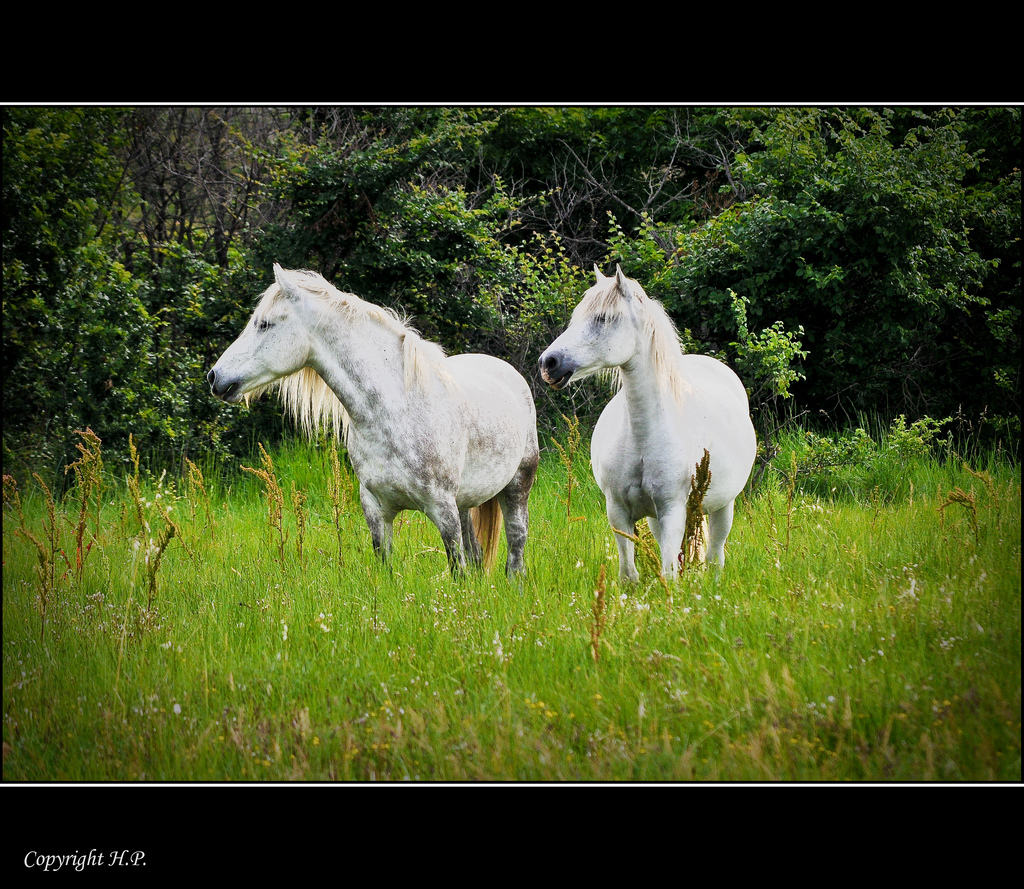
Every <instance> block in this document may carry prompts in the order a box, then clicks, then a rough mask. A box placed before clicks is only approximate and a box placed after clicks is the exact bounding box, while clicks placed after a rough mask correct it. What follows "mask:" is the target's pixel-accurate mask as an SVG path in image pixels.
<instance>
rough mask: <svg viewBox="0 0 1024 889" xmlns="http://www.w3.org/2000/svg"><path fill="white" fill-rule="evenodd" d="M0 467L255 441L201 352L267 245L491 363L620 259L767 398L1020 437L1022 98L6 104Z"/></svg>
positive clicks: (823, 413)
mask: <svg viewBox="0 0 1024 889" xmlns="http://www.w3.org/2000/svg"><path fill="white" fill-rule="evenodd" d="M3 131H4V146H3V275H4V296H3V299H4V355H3V386H4V433H3V441H4V471H5V473H15V474H21V475H23V474H26V473H27V472H29V471H33V470H39V469H41V468H43V467H47V466H48V467H50V469H49V472H50V474H51V477H53V478H64V467H65V466H66V465H67V464H68V463H69V462H71V461H72V460H73V459H74V458H75V456H76V450H75V446H76V442H77V441H78V440H79V438H78V436H77V435H76V430H79V429H84V428H86V427H89V428H92V429H93V430H94V431H95V432H96V434H97V435H99V436H100V438H101V439H102V440H103V447H104V453H105V454H106V455H107V458H108V461H109V460H112V459H117V458H120V459H122V460H126V459H127V458H128V453H129V435H130V436H131V437H132V439H133V441H134V443H135V445H136V446H137V447H138V448H139V450H140V451H141V452H142V453H143V454H145V455H146V457H147V459H149V460H152V461H154V462H157V463H159V464H162V465H171V464H176V463H177V462H178V461H179V460H181V459H182V458H184V457H187V456H189V455H190V454H192V455H195V454H196V453H200V452H210V451H216V452H219V453H221V454H224V455H227V454H243V453H249V452H251V449H252V446H253V443H254V441H255V440H257V439H259V440H263V441H268V442H273V441H274V440H276V439H277V438H279V437H280V436H281V435H282V433H283V432H284V430H285V428H286V427H285V426H284V423H283V421H282V418H281V414H280V409H279V408H278V406H277V405H276V404H274V403H272V402H271V403H262V404H259V405H257V406H256V407H255V408H254V409H252V410H248V411H243V410H241V409H238V408H230V407H224V406H222V405H220V404H218V403H217V402H215V401H214V400H213V399H212V398H211V397H210V396H209V393H208V390H207V387H206V384H205V381H204V374H205V371H206V370H207V369H208V368H209V367H210V366H211V365H212V363H213V361H215V360H216V357H217V355H218V354H219V352H220V351H221V350H222V349H223V348H224V347H225V346H226V345H227V344H228V343H230V342H231V340H232V339H233V338H234V337H235V335H236V334H237V333H238V331H239V330H240V329H241V327H242V325H243V324H244V323H245V320H246V319H247V317H248V315H249V312H250V311H251V308H252V306H253V304H254V301H255V299H256V297H257V295H258V294H259V292H260V291H261V290H262V289H263V288H265V287H266V286H267V284H268V283H269V281H270V268H271V264H272V263H273V262H280V263H281V264H282V265H284V266H286V267H288V266H291V267H306V268H314V269H316V270H318V271H320V272H322V273H323V274H324V275H326V276H327V277H328V278H329V279H331V280H332V281H333V282H334V283H335V284H337V286H339V287H340V288H342V289H345V290H351V291H353V292H356V293H358V294H360V295H361V296H363V297H365V298H367V299H370V300H372V301H374V302H378V303H380V304H384V305H388V306H393V307H395V308H398V309H400V310H401V311H402V312H403V313H405V314H406V315H409V316H411V317H412V318H413V319H414V321H415V323H416V325H417V326H418V327H419V329H420V330H421V331H422V332H423V333H424V334H425V335H427V336H429V337H431V338H434V339H436V340H438V341H440V342H441V343H442V344H443V345H444V346H445V347H446V348H447V349H448V350H449V351H452V352H457V351H465V350H479V351H487V352H492V353H494V354H497V355H500V356H502V357H505V358H507V359H509V360H511V361H512V362H513V363H514V364H515V365H516V366H517V367H519V368H520V369H521V370H522V372H523V373H524V375H525V376H526V377H527V379H529V380H530V381H531V384H532V385H534V387H535V391H536V395H537V400H538V406H539V409H540V415H541V425H542V427H543V430H544V431H550V430H551V429H553V428H554V427H555V426H556V425H557V424H558V423H559V422H560V416H561V415H562V414H569V415H571V414H573V413H575V414H577V415H578V416H580V417H581V419H587V418H591V417H592V415H593V413H594V412H595V411H596V410H597V409H599V408H600V406H601V404H602V402H603V399H604V397H605V395H604V393H603V392H601V391H600V390H598V389H596V388H593V389H587V388H584V389H581V390H579V391H578V392H576V393H575V394H573V395H572V396H570V397H568V398H567V397H566V396H565V395H564V394H563V395H558V396H552V395H551V394H550V393H548V392H545V391H542V390H541V388H540V386H539V385H538V382H537V380H536V374H535V371H534V367H535V361H536V358H537V356H538V355H539V354H540V352H541V351H542V350H543V348H544V347H545V346H546V345H547V343H548V342H550V340H551V339H552V338H553V337H554V336H555V335H556V333H557V332H558V331H559V330H560V329H561V327H562V325H564V323H565V321H566V319H567V317H568V312H569V311H570V309H571V307H572V305H574V304H575V302H576V300H577V299H578V298H579V296H580V295H581V294H582V292H583V290H584V289H585V287H586V286H587V285H588V284H589V282H590V281H591V280H592V268H593V265H594V264H595V263H597V264H598V265H599V266H600V267H601V268H602V269H603V270H604V271H606V272H607V271H610V270H612V269H613V268H614V264H615V263H616V262H618V263H621V264H622V266H623V269H624V271H626V272H627V273H628V274H629V275H631V276H632V277H635V278H637V279H638V280H639V281H640V282H641V283H642V284H643V285H644V287H645V288H646V290H647V292H648V293H649V294H650V295H651V296H653V297H656V298H658V299H661V300H663V301H664V302H665V303H666V305H667V306H668V307H669V309H670V310H671V312H672V314H673V316H674V317H675V319H676V321H677V323H678V324H679V327H680V330H681V331H682V332H683V336H684V341H685V342H686V344H687V347H688V348H690V349H694V350H700V351H706V352H710V353H713V354H717V355H719V356H720V357H722V358H723V359H724V360H726V361H727V362H729V363H730V364H732V365H733V366H734V367H735V368H736V369H737V370H738V371H739V372H740V373H741V375H742V376H743V377H744V380H745V382H746V383H747V385H748V388H749V389H750V390H751V394H752V399H753V406H754V412H755V420H756V422H757V425H758V427H759V429H760V430H761V432H762V436H763V437H768V438H770V436H771V430H773V429H774V428H776V427H777V424H778V423H779V422H780V421H782V420H783V419H785V418H786V417H793V416H798V415H803V416H805V417H807V418H812V419H814V420H815V421H818V420H823V421H824V422H827V423H832V424H835V425H838V426H844V425H847V423H848V421H849V420H850V419H853V418H857V417H860V416H862V415H872V416H876V417H878V418H879V419H880V421H882V422H885V423H888V422H889V421H890V420H892V419H894V418H895V417H897V416H904V417H906V418H907V419H908V420H909V421H915V420H917V419H919V418H922V417H924V416H931V417H934V418H947V417H950V418H953V417H959V418H960V421H961V423H962V424H963V423H969V424H970V425H971V426H972V429H973V431H976V430H977V428H978V427H979V425H980V426H982V427H983V428H985V429H987V430H990V431H993V432H995V433H996V434H997V435H999V436H1000V438H1001V440H1004V441H1007V442H1008V443H1009V444H1011V445H1012V446H1014V447H1016V442H1017V441H1018V440H1019V416H1020V246H1019V244H1020V241H1019V238H1020V114H1019V109H1017V108H1010V109H1006V108H938V107H935V108H923V109H838V108H830V109H805V108H781V109H745V108H730V109H714V108H710V109H702V108H663V107H633V108H600V107H586V108H553V109H547V108H496V109H485V108H435V107H426V108H396V107H388V108H351V107H343V108H327V107H315V108H254V109H251V108H231V107H229V108H183V107H168V108H141V109H107V108H55V107H51V108H32V107H8V108H5V109H4V111H3Z"/></svg>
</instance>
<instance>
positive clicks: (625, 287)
mask: <svg viewBox="0 0 1024 889" xmlns="http://www.w3.org/2000/svg"><path fill="white" fill-rule="evenodd" d="M615 285H616V286H617V287H618V288H619V293H621V294H622V295H623V296H624V297H626V299H629V298H630V297H631V296H633V288H632V287H630V286H629V279H628V278H627V277H626V276H625V275H624V274H622V269H620V268H619V264H618V263H616V264H615Z"/></svg>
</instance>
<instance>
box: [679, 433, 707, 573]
mask: <svg viewBox="0 0 1024 889" xmlns="http://www.w3.org/2000/svg"><path fill="white" fill-rule="evenodd" d="M710 465H711V455H710V454H708V450H707V448H705V449H704V456H703V457H701V460H700V462H699V463H698V464H697V467H696V470H697V471H696V473H695V474H694V475H693V476H691V477H690V493H689V495H688V496H687V498H686V527H685V528H684V529H683V546H682V555H683V558H682V563H683V565H682V567H684V568H685V567H686V566H688V565H695V564H697V563H698V562H701V561H703V558H704V554H705V553H706V552H707V545H708V541H707V537H706V535H705V533H704V495H705V494H707V492H708V486H709V485H710V484H711V470H710V468H709V467H710Z"/></svg>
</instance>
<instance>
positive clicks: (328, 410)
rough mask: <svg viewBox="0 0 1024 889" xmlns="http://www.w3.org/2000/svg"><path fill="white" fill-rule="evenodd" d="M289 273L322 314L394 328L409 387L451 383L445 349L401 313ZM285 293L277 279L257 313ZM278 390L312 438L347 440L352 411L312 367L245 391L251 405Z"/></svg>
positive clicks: (307, 275)
mask: <svg viewBox="0 0 1024 889" xmlns="http://www.w3.org/2000/svg"><path fill="white" fill-rule="evenodd" d="M290 274H292V275H295V276H299V277H300V281H299V285H300V286H301V287H302V288H303V289H304V290H306V291H308V292H309V293H311V294H313V295H314V296H315V297H316V298H317V299H318V300H319V301H320V310H321V317H325V316H327V315H329V314H330V313H333V312H341V313H344V314H346V315H348V316H349V317H350V318H353V319H356V318H364V319H366V320H368V321H370V322H371V323H373V324H376V325H380V326H381V327H383V328H385V329H386V330H389V331H391V332H392V333H393V334H394V335H395V337H396V338H397V339H398V340H399V342H401V344H402V358H403V364H404V375H405V386H406V389H412V388H413V387H416V386H418V387H421V388H425V387H426V386H428V385H429V382H430V381H431V380H432V379H439V380H440V381H441V382H442V383H443V384H444V385H445V386H450V385H452V383H453V381H452V379H451V377H450V375H449V374H448V372H447V371H446V370H445V368H444V367H443V361H444V358H445V353H444V350H443V349H442V348H441V347H440V346H439V345H437V344H436V343H431V342H428V341H427V340H424V339H423V338H422V337H421V336H420V335H419V333H417V332H416V331H415V330H414V329H413V328H412V327H410V326H409V324H408V323H407V322H406V321H405V320H404V319H403V318H401V317H400V316H399V315H398V313H397V312H394V311H392V310H391V309H386V308H382V307H380V306H376V305H374V304H373V303H370V302H367V301H366V300H364V299H361V298H360V297H358V296H356V295H355V294H352V293H343V292H342V291H340V290H338V289H337V288H336V287H334V286H333V285H331V284H330V283H329V282H328V281H327V280H325V279H324V278H323V277H322V276H321V275H319V274H317V273H316V272H310V271H293V272H290ZM281 294H282V290H281V287H280V286H279V285H278V284H277V283H274V284H272V285H271V286H270V287H269V288H268V289H267V290H266V291H265V292H264V294H263V296H262V297H261V298H260V302H259V304H258V305H257V307H256V310H255V312H254V313H253V314H254V315H260V314H262V313H264V312H266V311H269V309H270V308H271V307H272V306H273V304H274V302H275V301H276V300H277V299H279V298H280V297H281ZM317 323H320V322H319V320H318V321H317ZM274 391H276V392H277V393H278V395H279V397H280V399H281V403H282V405H283V407H284V409H285V412H286V413H288V414H290V415H291V417H292V418H293V419H294V420H295V422H296V424H297V425H298V426H299V428H300V429H302V431H303V432H304V433H305V434H306V435H307V436H309V437H311V438H312V437H313V436H315V435H316V434H317V433H318V432H319V431H320V430H321V429H325V428H326V429H328V430H332V431H333V432H334V434H335V435H337V436H340V437H341V438H342V439H343V440H345V439H347V435H348V425H349V415H348V411H346V410H345V406H344V405H343V404H342V403H341V401H340V400H339V399H338V396H337V395H335V394H334V392H333V391H332V389H331V388H330V386H328V385H327V383H325V382H324V380H323V378H322V377H321V376H320V375H319V374H318V373H317V372H316V371H315V370H313V368H311V367H304V368H302V369H301V370H298V371H296V372H295V373H292V374H289V375H288V376H286V377H281V378H280V379H278V380H274V381H273V382H271V383H268V384H267V385H266V386H261V387H259V388H258V389H254V390H253V391H252V392H250V393H249V394H248V395H246V397H245V400H246V403H247V404H248V403H249V401H250V400H251V399H254V398H257V397H259V396H260V395H262V394H263V393H264V392H274Z"/></svg>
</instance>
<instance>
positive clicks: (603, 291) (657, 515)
mask: <svg viewBox="0 0 1024 889" xmlns="http://www.w3.org/2000/svg"><path fill="white" fill-rule="evenodd" d="M594 271H595V273H596V275H597V283H596V284H595V285H594V286H593V287H591V288H590V289H589V290H588V291H587V292H586V294H585V295H584V297H583V299H582V300H580V303H579V305H578V306H576V309H575V310H574V311H573V314H572V318H571V320H570V323H569V326H568V328H566V330H565V331H564V332H563V333H562V335H561V336H559V337H558V339H556V340H555V341H554V342H553V343H552V344H551V345H550V346H549V347H548V348H547V350H546V351H545V352H544V354H543V355H541V358H540V369H541V375H542V376H543V378H544V380H545V382H547V383H548V384H549V385H551V386H553V387H554V388H555V389H561V388H563V387H564V386H566V385H568V384H569V383H570V382H572V381H575V380H580V379H583V378H584V377H587V376H590V375H591V374H594V373H596V372H598V371H602V370H611V369H613V368H617V369H618V371H617V375H618V378H619V381H620V384H621V387H620V389H619V391H618V392H617V393H616V395H615V397H614V398H612V400H611V402H609V404H608V406H607V407H606V408H605V409H604V411H603V412H602V414H601V417H600V418H599V419H598V421H597V425H596V426H595V428H594V435H593V439H592V441H591V449H590V450H591V465H592V466H593V469H594V476H595V478H596V479H597V483H598V485H599V486H600V488H601V490H602V491H603V492H604V495H605V501H606V507H607V513H608V521H609V522H610V523H611V526H612V528H613V529H617V530H620V531H625V532H627V533H630V534H632V533H633V529H634V526H635V524H636V523H637V522H638V521H639V520H640V519H642V518H644V517H645V516H647V517H649V519H650V522H649V524H650V526H651V530H652V532H653V533H654V536H655V538H656V539H657V541H658V546H659V548H660V549H661V568H662V572H663V576H664V577H665V578H666V579H671V578H674V577H675V576H676V560H677V557H678V554H679V551H680V545H681V543H682V539H683V532H684V529H685V527H686V500H687V496H688V495H689V492H690V486H691V482H692V480H693V477H694V475H695V473H696V469H697V464H698V462H699V461H700V460H701V458H702V457H703V455H704V450H705V449H707V451H708V453H709V454H710V470H711V482H710V485H709V487H708V490H707V492H706V493H705V495H704V501H703V508H704V511H705V512H706V513H707V517H708V537H709V540H708V549H707V560H708V561H709V562H715V563H717V564H718V565H719V566H721V565H724V564H725V541H726V538H727V537H728V536H729V531H730V529H731V528H732V520H733V504H734V501H735V499H736V496H737V495H738V494H739V493H740V491H742V490H743V486H744V485H745V484H746V482H747V478H748V477H749V475H750V470H751V468H752V467H753V464H754V457H755V455H756V452H757V440H756V437H755V435H754V426H753V424H752V423H751V420H750V407H749V403H748V400H747V393H746V391H745V390H744V388H743V384H742V383H741V382H740V380H739V378H738V377H737V376H736V374H735V373H733V372H732V370H730V369H729V368H728V367H727V366H726V365H724V364H723V363H722V362H720V361H716V360H715V359H714V358H710V357H708V356H706V355H684V354H683V352H682V348H681V347H680V343H679V336H678V334H677V332H676V329H675V327H674V325H673V324H672V321H671V319H670V318H669V316H668V314H667V313H666V312H665V310H664V308H662V306H661V305H660V304H659V303H658V302H656V301H654V300H652V299H651V298H650V297H648V296H647V294H646V293H644V291H643V289H642V288H641V287H640V285H639V284H637V282H636V281H634V280H632V279H630V278H627V277H626V276H625V275H623V274H622V270H621V269H619V268H618V267H617V266H616V269H615V277H613V278H611V277H605V276H604V275H602V274H601V272H600V271H599V270H598V269H597V267H596V266H595V268H594ZM616 542H617V544H618V549H619V577H620V578H621V579H622V580H624V581H636V580H637V579H638V577H639V574H638V572H637V570H636V566H635V565H634V546H633V542H632V541H631V540H629V539H628V538H626V537H623V536H622V535H621V534H617V535H616Z"/></svg>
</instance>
